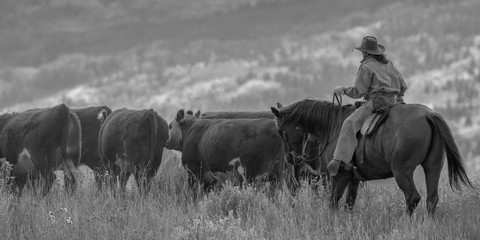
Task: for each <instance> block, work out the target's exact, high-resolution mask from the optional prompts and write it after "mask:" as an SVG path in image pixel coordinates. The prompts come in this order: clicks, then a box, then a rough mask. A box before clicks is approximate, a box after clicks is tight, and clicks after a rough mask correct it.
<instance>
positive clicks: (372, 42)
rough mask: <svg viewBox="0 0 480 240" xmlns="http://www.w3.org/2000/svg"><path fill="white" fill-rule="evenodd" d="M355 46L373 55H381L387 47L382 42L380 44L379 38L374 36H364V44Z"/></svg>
mask: <svg viewBox="0 0 480 240" xmlns="http://www.w3.org/2000/svg"><path fill="white" fill-rule="evenodd" d="M354 48H355V49H357V50H359V51H362V52H366V53H369V54H372V55H380V54H383V53H384V52H385V47H384V46H383V45H381V44H378V41H377V38H375V37H372V36H366V37H364V38H363V41H362V44H361V45H360V46H358V47H354Z"/></svg>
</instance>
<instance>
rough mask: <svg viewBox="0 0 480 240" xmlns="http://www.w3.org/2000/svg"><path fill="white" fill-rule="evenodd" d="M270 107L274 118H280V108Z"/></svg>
mask: <svg viewBox="0 0 480 240" xmlns="http://www.w3.org/2000/svg"><path fill="white" fill-rule="evenodd" d="M270 109H271V110H272V113H273V115H274V116H275V117H276V118H281V117H282V113H281V112H280V110H278V109H277V108H274V107H271V108H270Z"/></svg>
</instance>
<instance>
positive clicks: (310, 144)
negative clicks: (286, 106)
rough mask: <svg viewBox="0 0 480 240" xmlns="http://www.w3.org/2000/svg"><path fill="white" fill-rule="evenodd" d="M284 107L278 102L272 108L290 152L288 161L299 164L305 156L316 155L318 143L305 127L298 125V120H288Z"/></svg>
mask: <svg viewBox="0 0 480 240" xmlns="http://www.w3.org/2000/svg"><path fill="white" fill-rule="evenodd" d="M282 108H283V105H282V104H280V103H277V108H275V107H272V108H271V111H272V113H273V115H274V116H275V118H274V121H275V126H276V127H277V130H278V134H279V135H280V137H281V138H282V140H283V143H284V144H285V147H286V149H287V151H288V153H289V156H288V157H287V161H288V163H290V164H294V165H299V164H301V163H302V162H303V161H304V160H305V158H308V157H309V156H312V155H315V152H318V144H317V142H316V140H315V139H314V138H313V137H312V135H311V134H310V133H308V132H307V131H306V130H305V128H304V127H302V126H301V125H298V123H296V122H293V121H288V119H286V118H285V114H284V113H283V112H282V110H281V109H282Z"/></svg>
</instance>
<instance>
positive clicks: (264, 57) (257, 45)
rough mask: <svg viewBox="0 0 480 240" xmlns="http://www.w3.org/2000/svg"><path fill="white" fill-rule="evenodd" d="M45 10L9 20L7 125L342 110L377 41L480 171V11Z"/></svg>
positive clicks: (432, 7) (26, 9)
mask: <svg viewBox="0 0 480 240" xmlns="http://www.w3.org/2000/svg"><path fill="white" fill-rule="evenodd" d="M32 1H33V0H21V1H14V0H8V1H5V2H2V3H1V4H6V3H11V4H12V5H11V6H10V8H7V6H6V5H3V6H2V8H0V9H2V11H4V12H3V13H5V14H4V15H1V14H0V16H2V17H1V19H0V20H1V21H0V22H1V23H2V24H0V25H1V26H0V52H1V53H2V54H1V57H0V81H1V85H0V92H1V94H0V108H2V109H3V111H13V110H25V109H28V108H32V107H45V106H51V105H53V104H57V103H59V102H66V103H67V104H69V105H71V106H87V105H100V104H102V105H103V104H105V105H109V106H111V107H112V108H119V107H124V106H125V107H131V108H147V107H153V108H155V109H156V110H157V111H158V112H159V113H160V114H161V115H162V116H164V117H165V118H167V119H170V118H171V117H172V116H173V114H174V113H175V112H176V111H177V110H178V109H179V108H193V109H200V110H227V109H229V110H232V109H235V110H262V109H268V108H269V107H270V106H274V105H275V103H276V102H282V103H284V104H288V103H291V102H293V101H296V100H298V99H301V98H304V97H307V96H313V97H318V98H322V99H325V100H330V99H331V93H332V89H333V87H334V86H337V85H350V84H352V81H353V76H354V75H355V72H356V69H357V68H358V65H359V61H360V60H361V59H360V54H359V53H358V52H352V50H351V49H352V47H353V46H356V45H358V44H359V43H360V41H361V38H362V37H363V36H364V35H375V36H377V37H378V38H379V39H380V41H381V42H382V43H384V44H385V46H386V47H387V55H388V56H389V57H390V58H391V59H392V60H393V61H394V62H395V63H396V65H397V66H398V67H399V69H400V71H401V72H402V74H403V75H404V77H405V79H406V80H407V83H408V84H409V90H408V92H407V95H406V101H408V102H420V103H424V104H427V105H429V106H431V107H432V108H434V109H435V110H437V111H440V112H441V113H442V114H444V115H445V116H446V117H448V119H449V122H450V124H451V126H452V127H453V128H454V130H455V133H456V139H457V141H458V142H459V145H460V147H461V150H462V152H463V153H464V155H465V157H466V158H468V159H469V160H470V163H469V164H470V166H471V167H473V168H479V167H480V165H475V163H476V162H478V164H480V150H479V148H478V146H480V131H479V129H480V127H479V126H480V116H479V115H480V114H479V105H478V98H479V88H480V69H479V67H478V66H479V63H480V34H479V33H480V17H479V16H478V14H477V12H478V11H479V10H480V2H478V1H475V0H463V1H433V0H432V1H400V0H399V1H389V2H388V3H386V2H385V1H377V0H359V1H353V0H337V1H333V0H328V1H314V0H270V1H266V0H265V1H260V0H259V1H244V0H235V1H214V0H205V1H202V2H200V1H190V0H181V1H173V0H172V1H170V0H165V1H155V0H137V1H124V0H118V1H116V0H110V1H107V0H105V1H96V0H89V1H72V0H68V1H67V0H50V1H39V2H40V3H38V4H34V3H35V1H33V3H32ZM79 2H81V3H79ZM19 3H22V4H23V5H21V7H18V5H15V4H19ZM6 9H10V10H9V11H7V10H6ZM8 13H11V14H8ZM21 14H23V15H21ZM19 16H23V17H19ZM7 20H9V21H7ZM7 23H10V24H7ZM345 101H346V102H348V101H351V100H348V99H345ZM474 159H476V161H473V160H474Z"/></svg>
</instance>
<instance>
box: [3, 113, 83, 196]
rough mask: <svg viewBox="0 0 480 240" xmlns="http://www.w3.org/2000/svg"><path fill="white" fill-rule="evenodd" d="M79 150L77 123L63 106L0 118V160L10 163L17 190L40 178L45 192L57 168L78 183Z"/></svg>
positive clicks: (10, 114)
mask: <svg viewBox="0 0 480 240" xmlns="http://www.w3.org/2000/svg"><path fill="white" fill-rule="evenodd" d="M81 151H82V142H81V126H80V121H79V120H78V117H77V116H76V115H75V114H74V113H72V112H71V111H70V109H69V108H68V107H67V106H65V105H64V104H60V105H58V106H55V107H52V108H45V109H32V110H28V111H25V112H21V113H7V114H3V115H1V116H0V157H1V158H3V157H5V158H6V160H7V161H8V162H10V163H11V164H13V169H14V170H13V174H14V176H15V183H16V185H17V186H18V187H19V188H20V190H21V189H22V188H23V186H24V185H25V183H26V181H27V180H28V179H29V178H30V177H32V178H36V177H40V178H41V179H43V180H45V181H44V184H45V185H44V189H43V192H44V193H47V192H48V191H49V190H50V188H51V186H52V183H53V181H54V180H55V174H54V171H55V170H56V169H59V168H63V169H64V170H66V171H65V172H66V174H67V176H68V177H72V180H74V182H73V183H75V182H77V183H78V182H79V180H80V178H81V173H80V171H78V170H77V169H76V167H77V166H78V164H79V162H80V155H81Z"/></svg>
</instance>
